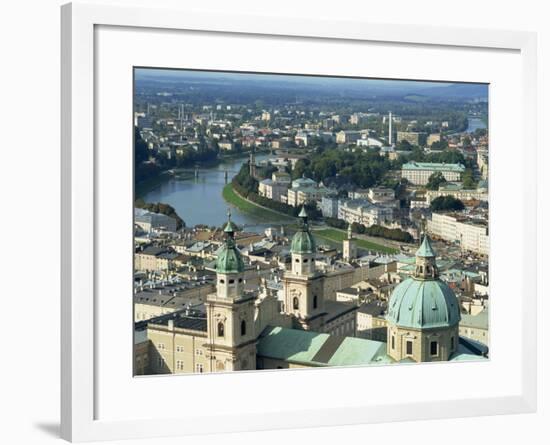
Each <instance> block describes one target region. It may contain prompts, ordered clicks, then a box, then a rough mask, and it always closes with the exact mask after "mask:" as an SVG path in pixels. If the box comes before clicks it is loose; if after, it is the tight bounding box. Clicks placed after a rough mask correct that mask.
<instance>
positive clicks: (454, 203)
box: [430, 195, 464, 212]
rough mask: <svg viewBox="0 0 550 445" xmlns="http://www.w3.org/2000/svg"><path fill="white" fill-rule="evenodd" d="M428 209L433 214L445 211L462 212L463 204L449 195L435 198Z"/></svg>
mask: <svg viewBox="0 0 550 445" xmlns="http://www.w3.org/2000/svg"><path fill="white" fill-rule="evenodd" d="M430 209H431V210H432V211H434V212H437V211H445V210H455V211H459V210H464V203H463V202H462V201H461V200H460V199H457V198H455V197H454V196H451V195H446V196H439V197H437V198H435V199H434V200H433V201H432V202H431V204H430Z"/></svg>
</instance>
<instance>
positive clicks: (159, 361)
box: [157, 357, 164, 368]
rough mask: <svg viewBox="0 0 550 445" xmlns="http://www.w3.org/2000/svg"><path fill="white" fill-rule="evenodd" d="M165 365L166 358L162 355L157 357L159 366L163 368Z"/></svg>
mask: <svg viewBox="0 0 550 445" xmlns="http://www.w3.org/2000/svg"><path fill="white" fill-rule="evenodd" d="M163 366H164V359H163V358H162V357H157V367H159V368H162V367H163Z"/></svg>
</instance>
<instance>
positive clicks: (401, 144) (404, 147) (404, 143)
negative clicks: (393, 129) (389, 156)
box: [395, 139, 413, 151]
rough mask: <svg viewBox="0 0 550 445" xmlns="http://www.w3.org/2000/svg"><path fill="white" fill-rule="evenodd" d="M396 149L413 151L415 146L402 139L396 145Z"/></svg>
mask: <svg viewBox="0 0 550 445" xmlns="http://www.w3.org/2000/svg"><path fill="white" fill-rule="evenodd" d="M395 149H396V150H399V151H411V150H412V149H413V145H412V144H411V143H410V142H409V141H407V140H406V139H402V140H400V141H399V142H398V143H397V144H396V146H395Z"/></svg>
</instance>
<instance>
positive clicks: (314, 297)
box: [313, 295, 317, 309]
mask: <svg viewBox="0 0 550 445" xmlns="http://www.w3.org/2000/svg"><path fill="white" fill-rule="evenodd" d="M313 309H317V295H314V296H313Z"/></svg>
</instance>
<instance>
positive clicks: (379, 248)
mask: <svg viewBox="0 0 550 445" xmlns="http://www.w3.org/2000/svg"><path fill="white" fill-rule="evenodd" d="M313 235H315V236H317V237H319V238H324V239H326V240H329V241H334V242H342V241H343V240H344V239H345V238H346V237H347V233H346V232H345V231H344V230H340V229H334V228H330V229H320V230H314V231H313ZM355 244H356V245H357V247H359V248H360V249H364V250H372V251H375V252H380V253H398V252H399V249H396V248H393V247H389V246H384V245H382V244H378V243H374V242H372V241H367V240H365V239H361V238H355Z"/></svg>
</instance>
